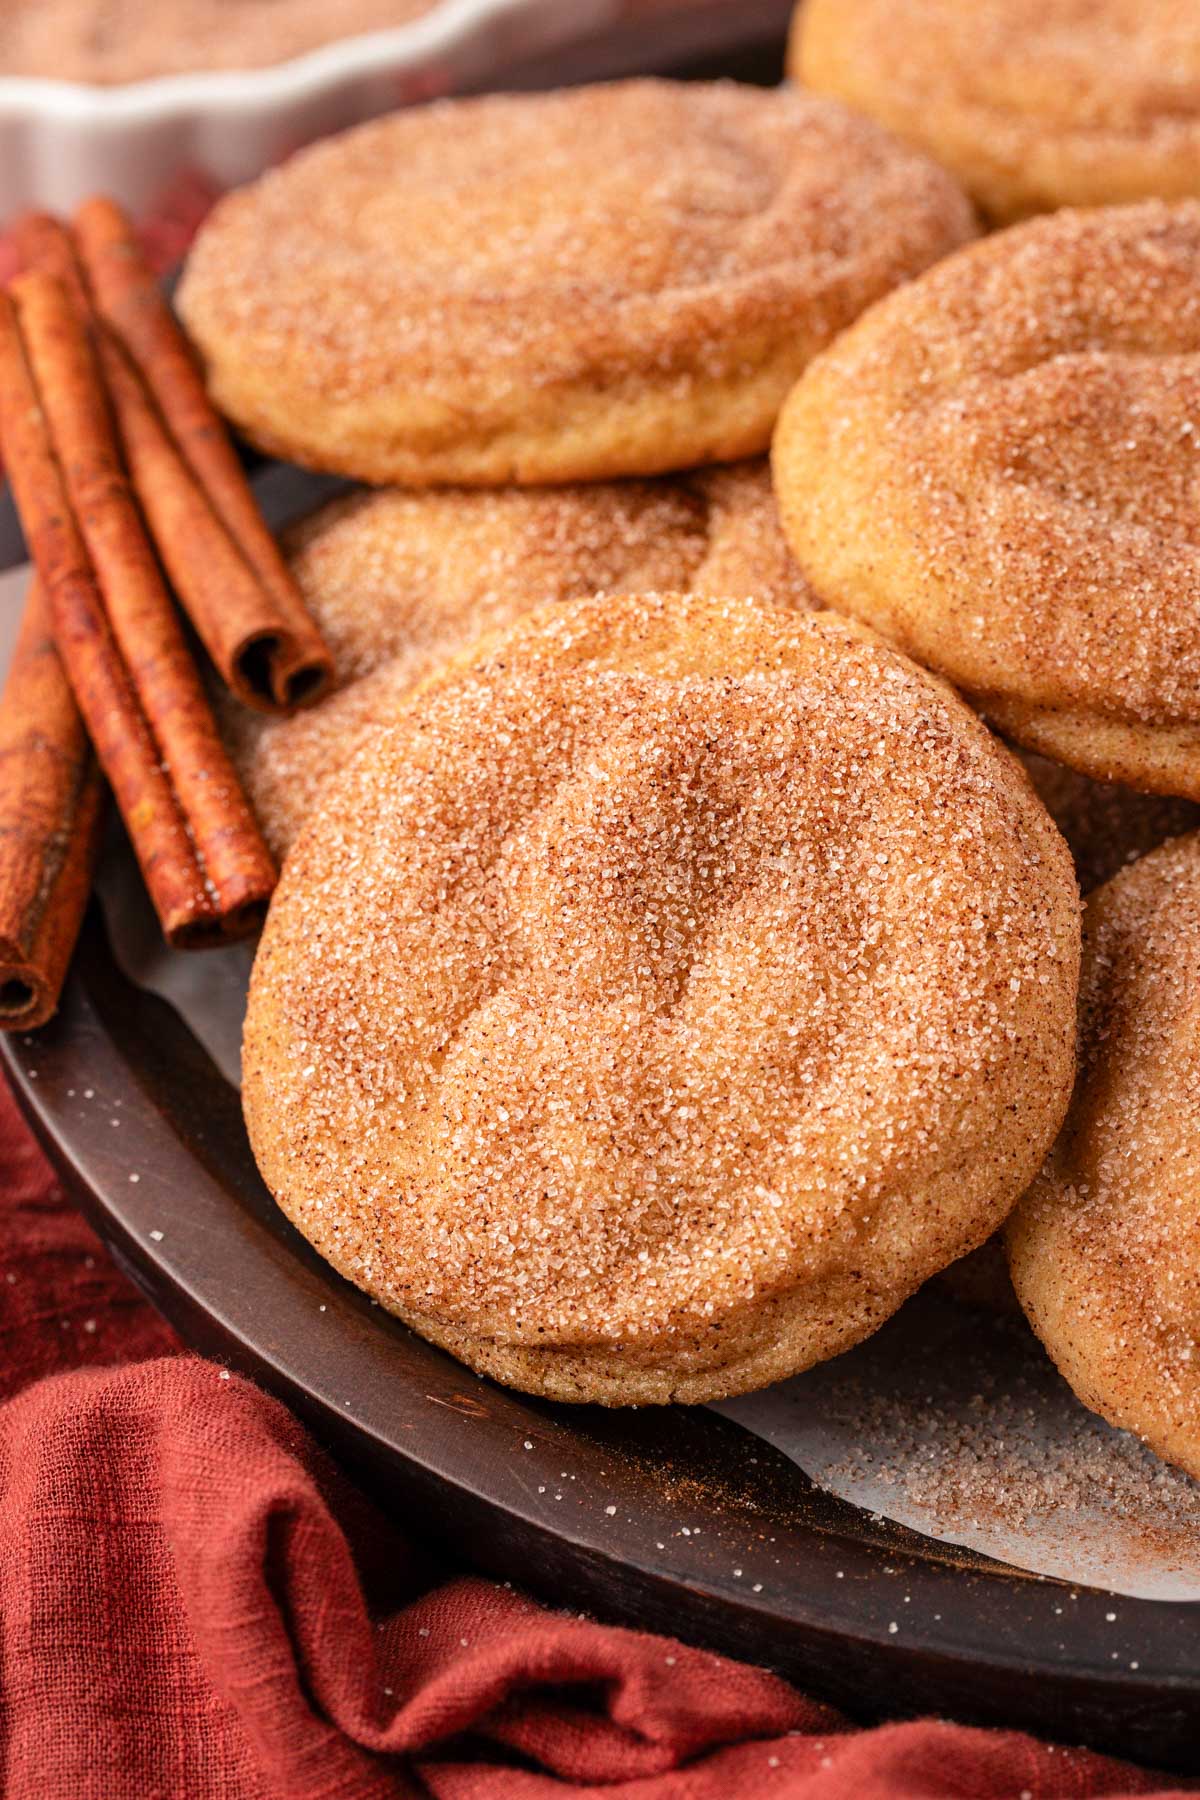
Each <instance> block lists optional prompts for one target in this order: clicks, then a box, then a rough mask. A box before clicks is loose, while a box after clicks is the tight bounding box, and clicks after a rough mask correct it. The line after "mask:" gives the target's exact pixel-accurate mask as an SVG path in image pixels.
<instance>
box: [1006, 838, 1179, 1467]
mask: <svg viewBox="0 0 1200 1800" xmlns="http://www.w3.org/2000/svg"><path fill="white" fill-rule="evenodd" d="M1198 1011H1200V835H1195V834H1193V835H1192V836H1189V837H1184V838H1179V839H1177V840H1176V841H1175V842H1174V843H1172V844H1167V845H1164V847H1163V848H1162V849H1160V850H1155V851H1153V852H1152V853H1151V854H1150V855H1149V856H1146V857H1143V858H1142V860H1141V861H1140V862H1138V863H1136V864H1135V865H1134V866H1133V868H1131V869H1128V870H1126V871H1125V872H1124V873H1123V874H1121V875H1118V876H1117V877H1116V878H1115V880H1113V881H1111V882H1109V883H1108V885H1107V886H1106V887H1104V888H1101V889H1100V890H1099V891H1098V892H1097V893H1096V894H1094V895H1093V896H1092V898H1091V900H1090V901H1089V902H1088V906H1087V910H1086V914H1085V947H1084V964H1083V978H1082V984H1081V996H1080V1036H1081V1044H1080V1063H1081V1067H1080V1073H1079V1080H1078V1084H1077V1086H1076V1091H1075V1096H1074V1099H1073V1101H1072V1104H1071V1111H1070V1113H1069V1114H1068V1117H1067V1122H1066V1125H1065V1126H1064V1128H1063V1132H1062V1135H1061V1137H1060V1139H1059V1141H1058V1143H1057V1145H1056V1146H1055V1149H1054V1152H1053V1154H1052V1155H1051V1157H1050V1158H1049V1160H1048V1162H1047V1164H1046V1169H1045V1171H1044V1173H1043V1174H1042V1176H1041V1177H1040V1178H1039V1180H1038V1181H1037V1182H1036V1183H1035V1184H1034V1186H1033V1188H1032V1189H1031V1191H1030V1193H1029V1195H1028V1197H1027V1198H1026V1199H1025V1200H1024V1201H1023V1202H1022V1204H1021V1206H1020V1208H1019V1209H1018V1211H1017V1213H1016V1214H1015V1215H1014V1218H1013V1220H1012V1221H1011V1223H1010V1225H1009V1228H1008V1248H1009V1262H1010V1267H1011V1270H1012V1276H1013V1282H1014V1285H1015V1287H1016V1290H1017V1294H1018V1297H1019V1299H1020V1300H1021V1303H1022V1305H1023V1306H1024V1307H1025V1310H1026V1312H1027V1313H1028V1315H1029V1318H1030V1321H1031V1323H1032V1324H1033V1327H1034V1329H1035V1330H1036V1331H1037V1333H1038V1335H1039V1336H1040V1337H1041V1339H1042V1340H1043V1342H1044V1343H1045V1345H1046V1347H1047V1349H1048V1350H1049V1352H1050V1354H1051V1356H1052V1357H1053V1358H1054V1360H1055V1362H1056V1363H1057V1364H1058V1366H1059V1368H1060V1369H1061V1370H1062V1372H1063V1374H1064V1375H1065V1376H1066V1378H1067V1380H1068V1381H1069V1382H1070V1383H1071V1386H1072V1387H1073V1388H1074V1389H1075V1392H1076V1393H1077V1394H1078V1395H1079V1397H1080V1399H1081V1400H1083V1401H1084V1402H1085V1403H1086V1404H1087V1405H1088V1406H1091V1407H1093V1408H1094V1409H1095V1410H1096V1411H1097V1412H1099V1413H1102V1414H1103V1415H1104V1417H1105V1418H1106V1419H1108V1420H1109V1421H1110V1422H1111V1423H1113V1424H1114V1425H1121V1426H1124V1427H1126V1428H1127V1429H1128V1430H1130V1431H1136V1432H1137V1433H1138V1434H1139V1435H1140V1436H1142V1437H1143V1438H1145V1440H1146V1442H1147V1443H1148V1444H1149V1445H1150V1446H1151V1448H1152V1449H1154V1450H1156V1451H1158V1453H1159V1455H1160V1456H1164V1457H1166V1458H1167V1460H1168V1461H1170V1462H1174V1463H1178V1464H1179V1466H1180V1467H1181V1468H1184V1469H1186V1470H1187V1471H1188V1472H1189V1474H1191V1475H1193V1476H1196V1477H1200V1356H1198V1354H1197V1348H1198V1345H1200V1029H1198V1023H1200V1021H1198V1017H1197V1014H1198Z"/></svg>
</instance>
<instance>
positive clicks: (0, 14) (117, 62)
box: [0, 0, 437, 86]
mask: <svg viewBox="0 0 1200 1800" xmlns="http://www.w3.org/2000/svg"><path fill="white" fill-rule="evenodd" d="M436 3H437V0H340V3H339V4H338V5H336V6H333V5H331V4H330V0H157V4H153V5H146V4H144V0H6V4H5V5H4V6H3V7H0V76H3V75H33V76H39V77H41V78H43V79H46V80H53V81H78V82H84V83H88V84H95V85H101V86H112V85H115V84H117V83H120V82H126V81H148V80H151V79H153V78H154V77H155V76H159V75H186V74H190V73H193V72H196V71H199V70H205V69H264V68H270V67H271V66H272V65H273V64H276V63H282V62H288V61H290V60H291V58H292V57H296V56H304V55H306V54H307V53H308V52H309V51H310V50H319V49H321V48H322V47H323V46H324V45H325V44H330V43H334V42H335V41H336V40H338V39H340V38H350V37H357V36H359V35H360V34H361V33H364V32H368V31H386V30H387V29H388V28H389V27H390V26H393V25H403V24H407V23H408V21H409V20H411V19H415V18H418V17H419V16H420V15H421V14H422V13H427V12H431V11H432V10H433V7H434V6H435V5H436Z"/></svg>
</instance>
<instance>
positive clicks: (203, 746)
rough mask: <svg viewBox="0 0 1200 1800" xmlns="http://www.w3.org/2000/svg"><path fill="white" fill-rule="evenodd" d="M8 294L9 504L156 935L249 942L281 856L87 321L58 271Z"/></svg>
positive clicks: (0, 368) (1, 306) (1, 330)
mask: <svg viewBox="0 0 1200 1800" xmlns="http://www.w3.org/2000/svg"><path fill="white" fill-rule="evenodd" d="M0 300H2V303H0V434H2V437H3V448H4V455H5V460H6V463H7V465H8V468H9V472H10V479H11V481H12V485H13V493H14V497H15V499H16V502H17V507H18V511H19V512H20V514H21V519H22V523H23V525H24V527H25V532H26V537H27V540H28V542H29V548H30V551H31V554H32V556H33V559H34V562H35V565H36V567H37V570H38V573H39V575H40V577H41V578H42V580H43V582H44V583H45V586H46V590H47V593H48V595H49V599H50V606H51V612H52V616H53V621H54V633H55V639H56V642H57V644H58V648H59V653H60V655H61V657H62V660H63V665H64V667H65V669H66V672H67V675H68V678H69V679H70V682H71V686H72V689H73V691H74V693H75V697H76V700H77V702H78V705H79V708H80V711H81V712H82V714H83V716H84V719H85V721H86V724H87V727H88V730H89V732H90V734H91V737H92V740H93V742H94V744H95V746H96V750H97V754H98V755H99V757H100V761H101V763H102V765H103V767H104V770H105V773H106V774H107V775H108V778H109V781H110V783H111V785H112V789H113V792H114V794H115V796H116V799H117V804H118V806H119V807H120V809H121V813H122V816H123V817H124V819H125V822H126V824H127V826H128V828H129V833H130V837H131V839H132V841H133V846H134V850H135V852H136V854H137V856H138V860H139V862H140V864H141V867H142V871H143V875H144V877H145V880H146V885H147V887H148V889H149V891H150V895H151V898H152V899H153V901H154V905H155V908H156V910H157V912H158V914H159V918H160V920H161V922H162V925H163V930H164V932H165V933H166V936H167V938H168V941H169V942H171V943H172V944H174V945H176V946H179V947H202V946H204V945H206V944H210V943H219V942H223V941H228V940H229V939H231V938H233V937H238V936H244V935H246V934H247V933H248V932H250V931H252V930H254V929H256V927H257V925H258V924H259V923H260V922H261V919H262V916H263V914H264V912H265V909H266V903H267V900H268V898H269V896H270V893H271V890H272V888H273V886H274V883H275V868H274V864H273V862H272V860H271V857H270V854H269V852H268V851H267V849H266V846H265V844H264V843H263V840H262V836H261V834H260V832H259V830H258V826H257V823H256V821H255V819H254V816H253V814H252V813H251V811H250V808H249V805H248V803H247V801H246V799H245V796H244V795H243V793H242V792H241V789H240V787H239V785H238V781H237V777H236V775H235V774H234V771H233V768H232V766H231V764H230V762H229V759H228V756H227V754H226V752H225V749H224V746H223V745H222V743H221V740H220V738H219V736H218V734H217V730H216V726H215V724H214V722H213V719H212V715H211V712H210V711H209V709H208V705H207V702H206V700H205V697H204V693H203V690H202V688H201V685H200V680H199V676H198V675H197V673H196V669H195V667H194V665H193V663H192V661H191V658H190V656H189V654H188V650H187V645H186V643H185V641H184V638H183V634H182V631H181V628H180V626H179V622H178V619H177V618H176V616H175V613H174V609H173V607H172V604H171V600H170V597H169V595H168V594H167V592H166V589H165V587H164V586H163V583H162V579H161V576H160V575H159V572H158V567H157V564H156V563H155V560H154V556H153V552H152V550H151V548H150V545H149V543H148V541H147V539H146V537H145V533H144V531H143V529H142V524H141V519H140V516H139V514H138V511H137V507H136V504H135V503H134V500H133V497H132V494H131V493H130V491H129V487H128V482H127V480H126V477H125V474H124V470H123V468H122V465H121V460H120V455H119V452H118V448H117V442H116V437H115V434H114V431H113V427H112V422H111V419H110V417H109V414H108V410H107V403H106V400H105V396H104V391H103V388H102V386H101V383H100V379H99V374H98V371H97V368H96V365H95V362H94V360H93V357H92V352H91V347H90V345H89V342H88V337H87V332H86V329H85V327H84V325H83V322H82V321H81V319H80V317H79V314H78V311H77V309H76V307H75V305H74V304H73V302H72V300H71V298H70V296H69V294H68V292H67V290H66V288H65V287H64V286H63V284H62V283H61V282H59V281H58V280H56V279H55V278H54V277H53V276H49V275H46V274H43V273H41V272H35V273H31V274H28V275H23V276H20V277H18V279H17V281H16V282H14V283H13V285H12V287H11V289H10V291H9V294H8V295H5V296H3V297H0ZM14 301H15V305H14Z"/></svg>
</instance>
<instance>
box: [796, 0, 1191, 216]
mask: <svg viewBox="0 0 1200 1800" xmlns="http://www.w3.org/2000/svg"><path fill="white" fill-rule="evenodd" d="M788 63H789V67H790V69H791V72H792V73H793V74H794V75H796V76H797V77H798V78H799V79H800V80H802V81H804V82H806V83H807V84H808V86H809V87H811V88H813V89H815V90H816V91H818V92H820V93H824V94H832V95H834V96H836V98H837V99H839V100H844V101H846V102H847V103H848V104H849V105H850V106H854V107H857V108H858V110H859V111H861V112H863V113H866V114H867V115H868V117H870V118H873V119H878V120H879V122H880V123H881V124H883V125H886V126H888V127H889V128H890V129H891V130H892V131H894V132H896V133H897V135H898V136H899V137H902V138H904V139H905V140H906V141H907V142H909V143H912V144H916V145H920V147H921V148H922V149H925V150H927V151H928V152H929V153H930V155H931V156H935V157H937V159H938V161H939V162H942V163H944V164H945V165H946V167H947V168H948V169H953V170H954V172H955V174H956V175H957V176H958V177H959V179H960V180H961V181H962V182H963V183H964V185H965V186H966V187H967V189H968V190H969V191H970V193H971V194H973V195H974V197H975V199H976V200H977V201H978V202H979V204H980V205H981V206H982V207H983V209H984V210H985V211H986V212H987V213H988V214H989V215H990V217H992V218H994V219H997V220H1010V219H1015V218H1019V217H1021V216H1022V215H1023V214H1026V213H1034V212H1047V211H1052V210H1053V209H1054V208H1055V207H1058V206H1102V205H1105V204H1107V203H1109V202H1120V201H1129V200H1143V199H1149V198H1153V197H1158V198H1162V199H1180V198H1184V197H1186V196H1189V195H1195V196H1200V8H1197V6H1196V4H1195V0H971V3H970V4H964V0H805V3H804V5H803V6H802V7H801V8H800V9H799V10H798V11H797V13H796V17H795V24H794V26H793V31H792V42H791V47H790V51H789V57H788Z"/></svg>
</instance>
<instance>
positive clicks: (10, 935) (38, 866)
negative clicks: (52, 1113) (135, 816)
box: [0, 580, 104, 1031]
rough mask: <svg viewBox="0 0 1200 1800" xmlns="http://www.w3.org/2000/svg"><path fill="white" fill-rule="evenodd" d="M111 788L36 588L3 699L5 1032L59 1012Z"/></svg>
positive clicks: (0, 905)
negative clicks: (103, 776) (107, 787)
mask: <svg viewBox="0 0 1200 1800" xmlns="http://www.w3.org/2000/svg"><path fill="white" fill-rule="evenodd" d="M103 800H104V784H103V782H102V780H101V778H100V771H99V769H98V768H97V766H96V759H95V756H94V755H93V753H92V746H91V744H90V743H89V742H88V736H87V732H86V731H85V730H84V725H83V720H82V719H81V718H80V716H79V709H78V707H77V706H76V704H75V700H74V696H73V695H72V693H71V688H70V685H69V683H68V681H67V678H66V675H65V674H64V672H63V666H62V663H61V662H60V661H59V656H58V652H57V650H56V649H55V647H54V637H53V632H52V628H51V619H50V607H49V604H48V602H47V599H46V592H45V589H44V588H43V587H42V585H41V583H40V582H39V581H37V580H34V582H33V583H32V585H31V587H30V590H29V594H28V597H27V599H26V602H25V611H24V614H23V616H22V621H21V630H20V635H19V637H18V638H17V646H16V650H15V651H14V653H13V659H12V662H11V663H10V665H9V670H8V677H7V680H6V681H5V683H4V691H3V693H2V694H0V1030H3V1031H32V1030H34V1029H35V1028H36V1027H37V1026H39V1025H44V1024H45V1023H46V1020H47V1019H49V1018H50V1017H51V1015H52V1014H53V1013H54V1012H55V1010H56V1008H57V1006H58V998H59V994H60V993H61V991H62V984H63V977H64V976H65V974H66V970H67V964H68V962H69V961H70V959H71V952H72V950H73V949H74V948H75V940H76V938H77V937H78V935H79V926H80V922H81V920H82V918H83V909H84V907H85V906H86V904H87V897H88V892H89V889H90V888H91V882H92V871H93V869H94V867H95V861H96V854H97V850H98V848H99V843H100V830H101V825H102V823H103V813H104V806H103Z"/></svg>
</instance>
